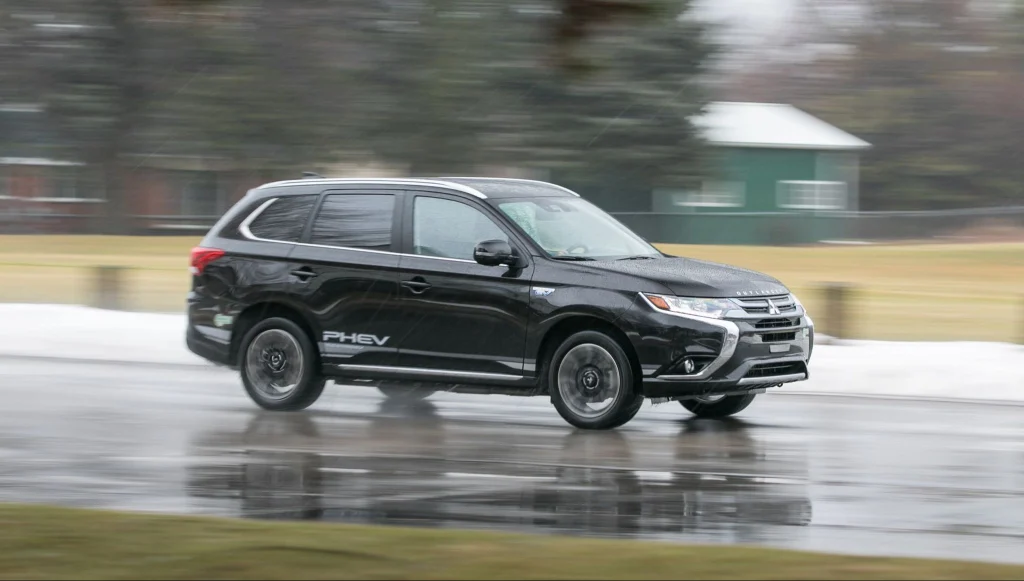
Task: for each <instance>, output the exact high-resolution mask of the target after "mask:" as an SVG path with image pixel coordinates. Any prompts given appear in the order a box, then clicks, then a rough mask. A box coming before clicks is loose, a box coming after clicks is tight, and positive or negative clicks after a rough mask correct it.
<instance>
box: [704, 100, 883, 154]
mask: <svg viewBox="0 0 1024 581" xmlns="http://www.w3.org/2000/svg"><path fill="white" fill-rule="evenodd" d="M694 123H695V124H696V125H697V126H698V127H700V128H701V129H702V130H703V132H704V136H705V138H706V139H707V140H708V141H710V142H712V143H714V144H716V145H723V146H733V147H763V148H777V149H832V150H853V149H866V148H869V147H871V144H870V143H868V142H866V141H864V140H863V139H859V138H857V137H854V136H853V135H850V134H849V133H847V132H845V131H843V130H842V129H839V128H838V127H836V126H834V125H831V124H829V123H826V122H824V121H822V120H821V119H818V118H817V117H815V116H813V115H810V114H808V113H805V112H804V111H801V110H800V109H797V108H796V107H794V106H792V105H783V104H777V103H726V102H715V103H710V104H709V105H708V107H707V111H706V112H705V113H704V115H701V116H700V117H699V118H697V119H696V120H694Z"/></svg>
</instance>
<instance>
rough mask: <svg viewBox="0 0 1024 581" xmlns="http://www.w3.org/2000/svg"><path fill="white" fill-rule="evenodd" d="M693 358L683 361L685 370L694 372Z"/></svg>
mask: <svg viewBox="0 0 1024 581" xmlns="http://www.w3.org/2000/svg"><path fill="white" fill-rule="evenodd" d="M693 368H694V365H693V359H686V360H684V361H683V371H685V372H687V373H693Z"/></svg>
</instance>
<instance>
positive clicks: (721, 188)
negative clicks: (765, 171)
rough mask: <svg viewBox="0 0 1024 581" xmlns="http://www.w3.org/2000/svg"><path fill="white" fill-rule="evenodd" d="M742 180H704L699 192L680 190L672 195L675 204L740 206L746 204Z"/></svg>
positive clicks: (713, 206)
mask: <svg viewBox="0 0 1024 581" xmlns="http://www.w3.org/2000/svg"><path fill="white" fill-rule="evenodd" d="M746 199H747V184H745V183H744V182H704V183H703V184H702V185H701V189H700V191H699V192H681V193H678V194H675V195H674V196H673V201H674V203H675V205H677V206H687V207H690V208H742V207H743V206H744V205H746Z"/></svg>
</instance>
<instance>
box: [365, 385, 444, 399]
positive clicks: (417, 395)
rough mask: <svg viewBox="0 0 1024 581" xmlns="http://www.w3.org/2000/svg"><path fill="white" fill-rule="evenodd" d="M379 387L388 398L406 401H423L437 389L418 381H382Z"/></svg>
mask: <svg viewBox="0 0 1024 581" xmlns="http://www.w3.org/2000/svg"><path fill="white" fill-rule="evenodd" d="M377 389H379V390H380V392H381V393H383V394H384V395H385V397H387V398H388V399H393V400H396V401H405V402H415V401H422V400H424V399H427V398H428V397H430V396H431V395H433V394H434V391H435V390H433V389H430V388H429V387H423V386H422V385H418V384H416V383H382V384H380V385H378V386H377Z"/></svg>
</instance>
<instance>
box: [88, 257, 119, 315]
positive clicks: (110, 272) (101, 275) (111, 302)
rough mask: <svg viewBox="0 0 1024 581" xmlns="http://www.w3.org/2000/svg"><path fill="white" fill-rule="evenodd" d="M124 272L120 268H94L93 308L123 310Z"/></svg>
mask: <svg viewBox="0 0 1024 581" xmlns="http://www.w3.org/2000/svg"><path fill="white" fill-rule="evenodd" d="M124 270H125V269H124V268H123V267H120V266H97V267H96V268H95V270H94V278H93V280H94V287H93V288H94V294H93V306H95V307H98V308H100V309H112V310H117V311H121V310H124V308H125V303H124V276H123V275H124Z"/></svg>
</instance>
